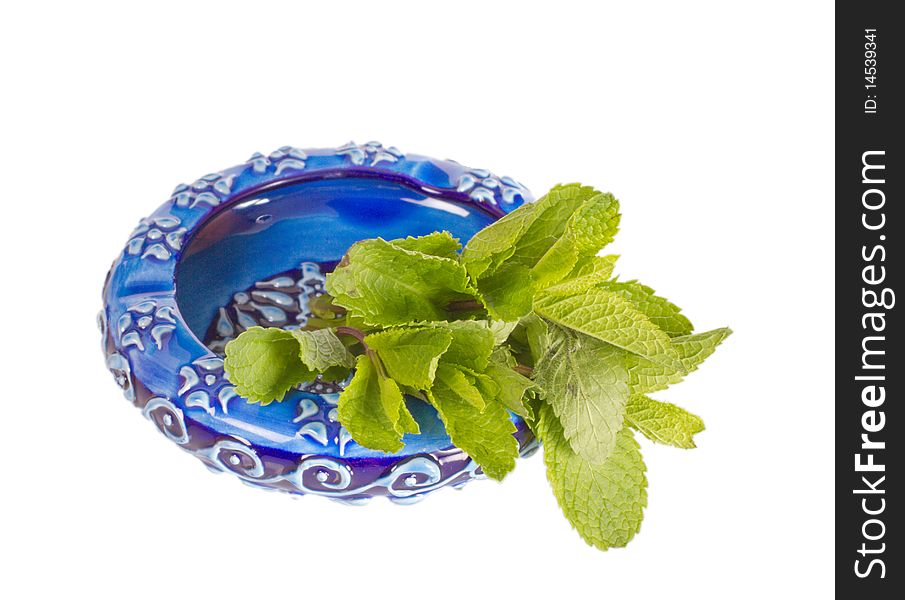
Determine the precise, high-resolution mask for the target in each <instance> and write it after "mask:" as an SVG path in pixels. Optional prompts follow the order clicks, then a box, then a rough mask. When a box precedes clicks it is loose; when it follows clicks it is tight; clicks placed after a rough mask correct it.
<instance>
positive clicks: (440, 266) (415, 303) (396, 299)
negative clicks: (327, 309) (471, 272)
mask: <svg viewBox="0 0 905 600" xmlns="http://www.w3.org/2000/svg"><path fill="white" fill-rule="evenodd" d="M347 257H348V263H347V264H345V265H343V266H340V267H339V268H337V269H336V270H334V271H333V272H332V273H330V274H329V275H327V290H328V292H329V293H330V294H331V295H332V296H333V297H334V302H335V303H336V304H338V305H340V306H343V307H345V308H346V309H347V310H348V311H349V313H350V314H351V315H352V316H353V317H359V318H361V319H362V320H364V322H366V323H368V324H369V325H374V326H382V327H389V326H393V325H406V324H410V323H416V322H421V321H442V320H444V319H446V318H447V316H448V315H447V312H446V306H447V305H448V304H449V302H451V301H453V300H461V299H470V298H473V297H474V291H473V290H472V289H471V287H470V283H469V280H468V276H467V274H466V272H465V268H464V267H463V266H462V265H461V264H459V262H458V261H456V260H452V259H449V258H442V257H438V256H431V255H428V254H423V253H421V252H415V251H413V250H406V249H404V248H400V247H398V246H395V245H393V244H391V243H390V242H387V241H385V240H382V239H380V238H377V239H372V240H365V241H363V242H358V243H357V244H355V245H353V246H352V247H351V248H350V249H349V252H348V255H347Z"/></svg>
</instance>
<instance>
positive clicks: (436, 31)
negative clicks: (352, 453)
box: [0, 0, 834, 599]
mask: <svg viewBox="0 0 905 600" xmlns="http://www.w3.org/2000/svg"><path fill="white" fill-rule="evenodd" d="M0 12H2V14H0V50H2V52H0V56H2V59H0V69H2V84H0V85H2V87H3V91H2V95H0V103H2V111H0V119H2V130H0V137H2V142H0V145H2V157H0V158H2V162H0V164H2V167H0V169H2V178H3V186H2V190H3V210H4V218H3V224H2V229H0V244H2V254H0V256H2V261H3V263H2V264H3V271H2V272H3V281H4V292H3V295H2V300H0V301H2V303H3V305H2V314H3V316H4V325H3V330H2V332H3V333H2V335H0V339H2V344H0V355H2V365H3V367H2V372H3V376H2V377H3V379H2V381H3V383H2V390H3V406H2V412H0V414H2V419H3V421H2V428H0V439H2V448H3V454H4V458H3V462H4V468H3V476H2V479H0V486H2V488H3V493H2V496H0V507H2V508H0V519H2V530H0V553H2V555H3V556H2V557H0V596H3V597H4V598H38V597H43V598H48V597H70V598H71V597H91V598H119V597H127V598H145V597H155V598H158V597H175V598H213V597H216V596H225V597H240V596H242V597H255V598H269V597H283V596H286V597H290V596H291V597H342V598H378V599H380V598H390V597H398V596H400V595H402V596H407V597H429V598H460V597H463V596H465V597H474V598H489V597H502V595H503V594H505V595H506V597H510V596H511V597H514V598H536V597H553V595H554V594H556V595H557V596H556V597H558V598H569V597H577V596H578V595H579V594H581V595H586V596H588V597H592V598H653V597H656V596H660V597H664V596H669V597H677V598H686V597H687V598H692V597H693V598H697V599H703V598H762V597H765V596H766V595H767V594H771V595H774V596H776V597H782V598H793V597H808V598H821V597H827V596H828V595H829V594H830V593H831V576H832V567H831V564H832V563H831V560H832V554H831V553H832V546H833V537H834V535H833V531H834V526H833V518H834V500H833V496H832V490H831V487H832V483H833V474H832V465H831V450H832V439H833V428H834V417H833V397H834V396H833V389H832V384H831V381H832V374H833V341H834V329H833V315H834V301H833V282H834V279H833V267H832V264H833V260H832V252H833V248H832V242H833V227H834V218H833V194H834V192H833V188H832V184H831V180H832V176H833V166H832V162H831V161H832V159H833V156H832V153H833V146H834V124H833V115H834V102H833V83H834V76H833V67H832V60H833V54H834V48H833V33H832V32H833V26H834V18H833V15H832V6H831V5H830V4H827V3H817V2H814V3H802V2H796V3H790V2H760V3H757V4H756V5H755V6H753V7H750V8H749V7H744V8H743V7H741V6H735V5H732V4H730V3H726V2H713V3H700V2H699V3H691V5H689V3H686V2H681V3H678V2H664V3H659V4H656V5H650V4H648V3H644V4H643V5H642V4H641V3H629V2H618V3H611V4H609V5H604V4H602V3H601V4H597V3H595V4H592V3H586V4H584V5H579V4H572V3H570V2H565V1H562V0H559V1H557V2H550V3H544V4H542V5H540V6H530V5H529V4H528V3H525V2H519V3H512V4H509V5H505V4H504V3H492V4H491V3H489V2H475V3H472V2H463V1H461V0H459V1H457V2H447V3H445V4H442V5H441V4H439V3H427V2H413V3H385V2H367V3H354V2H348V1H346V2H342V3H327V2H320V3H316V4H314V3H312V4H311V5H308V6H302V4H301V3H299V2H292V3H271V2H245V3H230V2H218V3H191V2H186V1H183V2H179V3H175V4H173V5H168V4H167V3H164V2H154V3H131V4H127V3H111V4H109V5H101V4H98V3H85V2H71V3H59V4H56V5H53V4H45V3H24V2H20V3H6V4H5V5H4V8H2V9H0ZM350 139H354V140H356V141H358V142H365V141H368V140H371V139H377V140H381V141H383V142H384V143H386V144H391V145H395V146H398V147H399V148H400V149H401V150H403V151H409V152H416V153H420V154H426V155H432V156H438V157H441V158H443V157H452V158H455V159H457V160H459V161H461V162H463V163H465V164H468V165H471V166H476V167H486V168H490V169H492V170H494V171H496V172H497V173H499V174H501V175H502V174H510V175H512V176H514V177H516V178H517V179H520V180H521V181H523V182H524V183H525V184H526V185H528V186H529V187H530V188H532V189H533V190H534V191H535V192H537V193H542V192H543V191H544V190H545V189H546V188H548V187H549V186H551V185H552V184H554V183H556V182H560V181H582V182H584V183H588V184H593V185H595V186H597V187H600V188H604V189H608V190H610V191H612V192H614V193H615V194H616V195H617V196H618V197H619V198H620V199H621V200H622V207H623V213H624V219H623V224H622V232H621V234H620V235H619V237H618V238H617V242H616V245H615V248H614V250H615V251H617V252H619V253H621V254H622V259H621V263H620V267H619V273H620V274H621V275H623V276H625V277H628V278H631V277H638V278H640V279H642V280H643V281H645V282H647V283H649V284H651V285H653V286H654V287H655V288H656V289H657V290H658V291H659V292H661V293H663V294H665V295H667V296H668V297H669V298H670V299H671V300H673V301H675V302H676V303H678V304H679V305H680V306H682V307H683V308H684V309H685V311H686V313H687V314H688V315H689V316H690V317H691V319H692V320H693V321H694V322H695V324H696V325H697V326H698V328H699V329H700V330H704V329H710V328H714V327H718V326H723V325H731V326H732V327H733V329H734V330H735V332H736V333H735V335H734V336H733V337H731V338H730V339H729V340H728V341H727V342H726V343H725V344H724V345H723V347H722V348H721V349H720V350H719V352H717V354H716V355H714V357H712V358H711V359H710V360H709V361H708V363H707V364H706V365H705V366H704V368H703V369H702V370H701V371H699V372H698V373H695V374H694V375H692V376H691V377H689V378H688V380H687V381H686V382H685V383H683V384H682V385H681V386H678V387H676V388H674V389H672V390H670V391H669V392H668V393H665V394H660V395H659V396H658V397H659V398H661V399H668V400H672V401H675V402H679V403H681V404H683V405H684V406H685V407H687V408H689V409H691V410H693V411H694V412H696V413H698V414H700V415H702V416H703V418H704V420H705V422H706V424H707V431H706V432H704V433H703V434H701V435H700V436H699V438H698V439H699V448H698V449H697V450H692V451H682V450H678V449H673V448H669V447H664V446H656V447H655V446H653V445H652V444H650V443H645V444H644V447H643V451H644V454H645V457H646V460H647V463H648V467H649V471H648V475H649V479H650V489H649V497H650V502H649V508H648V510H647V513H646V518H645V521H644V525H643V527H642V530H641V533H640V534H639V535H638V536H637V537H636V538H635V540H634V541H633V542H632V543H631V544H630V545H629V547H628V548H626V549H621V550H611V551H609V552H607V553H601V552H598V551H596V550H593V549H591V548H589V547H587V546H585V544H584V543H583V542H582V541H581V539H580V538H579V537H578V536H577V535H576V534H575V533H574V532H573V531H571V530H570V527H569V524H568V523H567V522H566V521H565V519H563V518H562V516H561V515H560V513H559V510H558V508H557V506H556V502H555V500H554V498H553V496H552V494H550V492H549V490H548V486H547V483H546V481H545V478H544V471H543V464H542V459H541V458H540V456H535V457H533V458H531V459H528V460H525V461H522V462H521V463H520V465H519V467H518V469H517V470H516V471H515V472H514V473H513V474H512V475H510V476H509V477H508V478H507V480H506V481H505V483H503V484H499V485H497V484H494V483H493V482H489V481H485V482H476V483H473V484H471V485H469V486H468V487H466V488H465V490H464V491H462V492H460V493H457V492H453V491H448V490H444V491H441V492H439V493H437V494H436V495H434V496H432V497H430V498H428V499H427V500H426V501H424V502H423V503H421V504H418V505H414V506H410V507H403V506H395V505H391V504H390V503H388V502H385V501H382V500H375V501H374V502H372V503H371V504H370V505H368V506H366V507H364V508H352V507H347V506H343V505H340V504H334V503H331V502H328V501H326V500H323V499H320V498H315V497H306V498H302V499H299V500H293V499H291V498H289V497H287V496H284V495H278V494H267V493H263V492H260V491H256V490H253V489H251V488H248V487H246V486H243V485H241V484H240V483H239V482H238V481H236V480H235V479H233V478H231V477H228V476H225V475H221V476H214V475H212V474H210V473H208V472H207V471H206V470H205V469H204V468H203V467H202V465H201V464H200V463H199V462H198V461H196V460H195V459H193V458H191V457H190V456H188V455H187V454H185V453H183V452H182V451H180V450H179V449H178V448H177V447H176V446H175V445H173V444H171V443H170V442H168V441H166V440H165V439H164V438H163V437H161V436H160V435H159V433H158V432H157V431H156V430H155V428H154V427H152V426H151V425H150V424H149V423H148V422H147V421H145V420H144V419H142V418H141V415H140V413H139V412H138V411H137V410H135V409H134V408H132V407H131V406H129V405H128V404H127V403H126V402H124V401H123V400H122V397H121V395H120V392H119V390H118V389H117V388H116V386H115V385H114V384H113V382H112V381H111V378H110V375H109V374H108V373H107V371H106V370H105V369H104V366H103V361H102V359H101V356H100V353H99V350H98V334H97V331H96V329H95V324H94V317H95V314H96V312H97V310H98V309H99V308H100V290H101V285H102V283H103V279H104V275H105V273H106V270H107V268H108V267H109V264H110V262H111V261H112V259H113V258H114V257H115V256H116V254H117V252H118V251H119V250H120V249H121V248H122V246H123V244H124V242H125V240H126V236H127V235H128V233H129V232H130V231H131V229H132V227H133V226H134V225H135V224H136V222H137V220H138V218H139V217H142V216H144V215H145V214H147V213H150V212H151V211H152V210H153V209H154V208H156V207H157V206H158V204H160V203H161V202H163V201H164V200H165V199H166V198H167V197H168V194H169V192H170V191H171V189H172V188H173V187H174V186H175V184H177V183H179V182H183V181H192V180H193V179H195V178H196V177H198V176H200V175H202V174H205V173H208V172H210V171H212V170H216V169H219V168H224V167H228V166H230V165H233V164H236V163H239V162H242V161H244V160H245V159H247V158H248V156H249V155H250V154H251V153H252V152H254V151H262V152H269V151H271V150H273V149H275V148H277V147H278V146H281V145H284V144H291V145H296V146H300V147H323V146H335V145H339V144H342V143H344V142H346V141H348V140H350Z"/></svg>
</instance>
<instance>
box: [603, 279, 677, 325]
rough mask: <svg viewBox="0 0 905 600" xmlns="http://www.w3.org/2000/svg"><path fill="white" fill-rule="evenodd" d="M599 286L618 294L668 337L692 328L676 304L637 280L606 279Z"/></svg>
mask: <svg viewBox="0 0 905 600" xmlns="http://www.w3.org/2000/svg"><path fill="white" fill-rule="evenodd" d="M600 287H601V288H603V289H605V290H608V291H611V292H613V293H615V294H619V295H620V296H622V297H623V298H625V299H626V300H628V301H629V302H631V303H632V304H634V305H635V308H637V309H638V310H640V311H641V312H643V313H644V314H645V315H647V318H648V319H650V321H651V323H653V324H654V325H656V326H657V327H659V328H660V329H662V330H663V331H664V332H665V333H666V335H668V336H670V337H675V336H680V335H688V334H690V333H691V332H692V331H693V330H694V326H693V325H692V324H691V321H689V320H688V319H687V318H686V317H685V315H683V314H682V313H681V310H682V309H680V308H679V307H678V306H676V305H675V304H673V303H672V302H670V301H669V300H667V299H666V298H661V297H660V296H657V295H655V294H654V290H653V289H651V288H649V287H647V286H646V285H642V284H640V283H638V282H637V281H607V282H606V283H601V284H600Z"/></svg>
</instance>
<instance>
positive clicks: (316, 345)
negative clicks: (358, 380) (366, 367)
mask: <svg viewBox="0 0 905 600" xmlns="http://www.w3.org/2000/svg"><path fill="white" fill-rule="evenodd" d="M292 336H293V337H294V338H295V340H296V341H297V342H298V344H299V358H300V359H301V361H302V362H303V363H304V364H305V366H307V367H308V368H309V369H310V370H312V371H317V372H318V373H323V372H325V371H327V370H329V369H331V367H340V368H342V369H345V370H348V369H351V368H352V367H353V366H355V357H354V356H352V355H351V354H350V353H349V351H348V350H346V347H345V346H344V345H343V343H342V342H341V341H340V339H339V338H338V337H336V334H335V333H334V332H333V330H332V329H316V330H314V331H305V330H301V329H296V330H293V331H292Z"/></svg>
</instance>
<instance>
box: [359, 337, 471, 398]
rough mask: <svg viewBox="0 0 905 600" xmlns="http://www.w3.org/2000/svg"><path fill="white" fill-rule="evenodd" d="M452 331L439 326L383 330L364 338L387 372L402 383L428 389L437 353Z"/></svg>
mask: <svg viewBox="0 0 905 600" xmlns="http://www.w3.org/2000/svg"><path fill="white" fill-rule="evenodd" d="M452 337H453V336H452V333H450V332H449V331H448V330H446V329H443V328H440V327H419V328H403V329H386V330H384V331H381V332H379V333H372V334H370V335H368V336H367V337H365V343H366V344H367V345H368V346H369V347H370V348H371V349H373V350H375V351H376V352H377V355H378V356H379V357H380V360H381V361H382V362H383V366H384V367H385V368H386V371H387V374H388V375H389V376H390V377H392V378H393V379H395V380H396V381H397V382H399V383H400V384H402V385H406V386H410V387H413V388H415V389H419V390H426V389H430V386H431V385H432V384H433V382H434V375H435V373H436V371H437V364H438V363H439V361H440V356H441V355H442V354H443V353H444V352H446V350H447V348H449V345H450V343H451V342H452Z"/></svg>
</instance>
